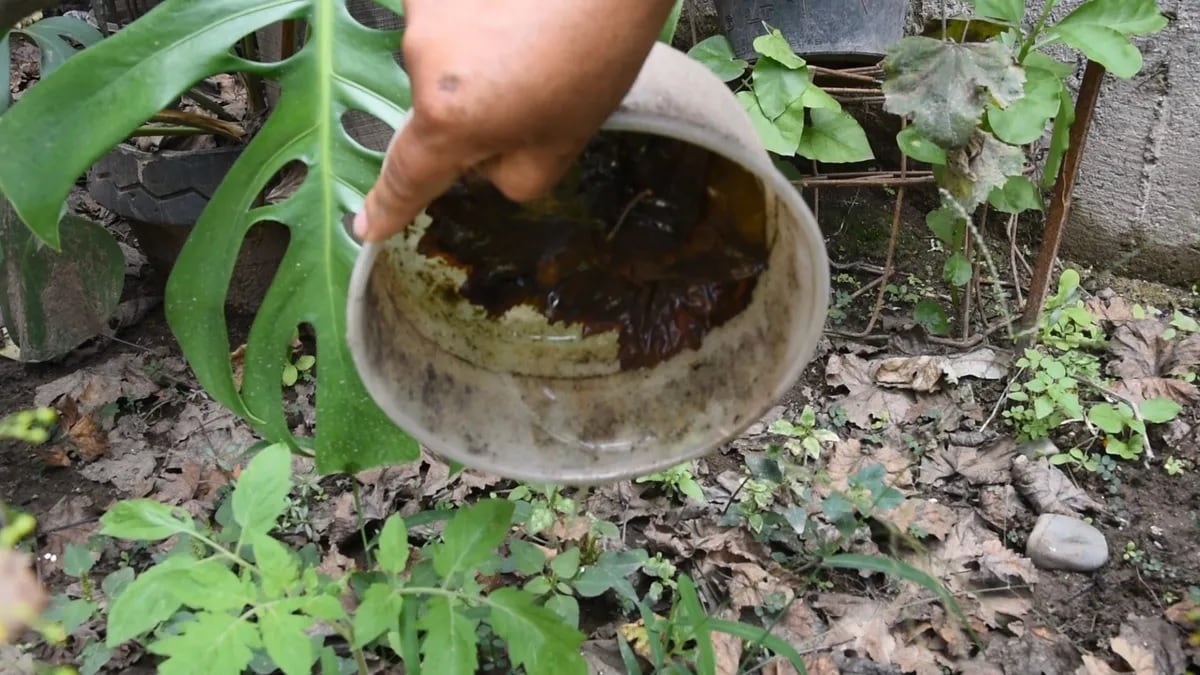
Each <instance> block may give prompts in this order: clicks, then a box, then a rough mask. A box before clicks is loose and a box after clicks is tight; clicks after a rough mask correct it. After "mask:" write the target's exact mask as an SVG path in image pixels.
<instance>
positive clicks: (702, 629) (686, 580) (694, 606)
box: [678, 574, 717, 673]
mask: <svg viewBox="0 0 1200 675" xmlns="http://www.w3.org/2000/svg"><path fill="white" fill-rule="evenodd" d="M678 591H679V608H680V610H681V611H680V615H681V616H684V617H687V618H686V619H685V620H686V621H687V623H688V624H690V626H689V627H690V628H691V632H692V636H693V638H694V639H695V640H696V670H697V671H698V672H700V673H715V672H716V667H717V656H716V651H715V650H714V649H713V643H712V635H711V634H710V633H709V630H708V613H707V612H705V611H704V606H703V605H701V604H700V596H699V595H697V594H696V585H695V584H694V583H693V582H692V579H691V577H689V576H688V575H686V574H683V575H680V577H679V588H678Z"/></svg>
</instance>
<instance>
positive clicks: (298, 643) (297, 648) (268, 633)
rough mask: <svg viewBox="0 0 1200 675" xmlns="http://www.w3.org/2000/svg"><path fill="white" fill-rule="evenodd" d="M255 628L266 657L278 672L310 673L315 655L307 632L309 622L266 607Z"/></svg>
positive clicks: (288, 674)
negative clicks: (259, 629) (260, 632)
mask: <svg viewBox="0 0 1200 675" xmlns="http://www.w3.org/2000/svg"><path fill="white" fill-rule="evenodd" d="M258 625H259V627H260V628H261V630H262V640H263V646H264V647H266V650H267V655H268V656H270V657H271V660H272V661H274V662H275V665H276V666H278V667H279V669H280V670H282V671H283V672H284V673H285V674H286V675H300V674H301V673H305V674H307V673H311V672H312V665H313V663H314V662H315V661H316V660H317V654H316V652H315V651H314V650H313V644H312V642H311V641H310V640H309V639H308V634H307V632H306V631H308V629H309V628H311V627H312V625H313V620H312V619H310V618H308V617H304V616H297V615H295V614H289V613H286V612H281V611H279V610H278V609H277V608H275V607H272V606H270V605H267V606H265V607H263V608H262V609H261V610H260V611H259V614H258Z"/></svg>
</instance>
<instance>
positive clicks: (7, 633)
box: [0, 549, 49, 645]
mask: <svg viewBox="0 0 1200 675" xmlns="http://www.w3.org/2000/svg"><path fill="white" fill-rule="evenodd" d="M32 562H33V561H32V559H31V558H30V557H29V556H28V555H26V554H24V553H21V552H20V551H14V550H11V549H0V645H5V644H9V643H10V642H12V641H13V640H14V639H15V638H17V637H19V636H20V634H21V632H22V631H23V629H24V628H25V627H26V626H28V625H29V622H30V621H31V620H32V619H34V618H36V617H37V616H39V615H40V614H41V613H42V610H44V609H45V608H46V605H47V603H48V602H49V598H48V597H47V596H46V590H45V589H44V588H43V587H42V584H41V582H40V581H38V578H37V575H36V574H34V573H33V567H32Z"/></svg>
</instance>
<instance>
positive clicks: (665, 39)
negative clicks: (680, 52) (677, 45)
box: [658, 0, 683, 45]
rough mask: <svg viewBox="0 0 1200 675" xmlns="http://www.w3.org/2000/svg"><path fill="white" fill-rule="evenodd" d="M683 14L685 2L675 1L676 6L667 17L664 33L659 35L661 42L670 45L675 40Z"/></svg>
mask: <svg viewBox="0 0 1200 675" xmlns="http://www.w3.org/2000/svg"><path fill="white" fill-rule="evenodd" d="M682 13H683V0H675V6H674V7H672V8H671V13H670V14H668V15H667V20H666V22H665V23H664V24H663V27H662V31H660V32H659V34H658V41H659V42H662V43H665V44H668V45H669V44H671V41H672V40H674V39H675V30H676V29H677V28H678V27H679V15H680V14H682Z"/></svg>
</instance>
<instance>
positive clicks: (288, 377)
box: [281, 363, 300, 387]
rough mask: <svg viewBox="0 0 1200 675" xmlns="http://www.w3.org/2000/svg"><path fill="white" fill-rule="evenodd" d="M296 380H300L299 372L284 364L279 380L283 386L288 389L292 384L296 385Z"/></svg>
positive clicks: (290, 365) (294, 367) (288, 364)
mask: <svg viewBox="0 0 1200 675" xmlns="http://www.w3.org/2000/svg"><path fill="white" fill-rule="evenodd" d="M298 379H300V370H299V369H297V368H296V366H294V365H292V364H290V363H285V364H284V365H283V377H282V379H281V381H282V382H283V386H285V387H290V386H292V385H293V384H296V380H298Z"/></svg>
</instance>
